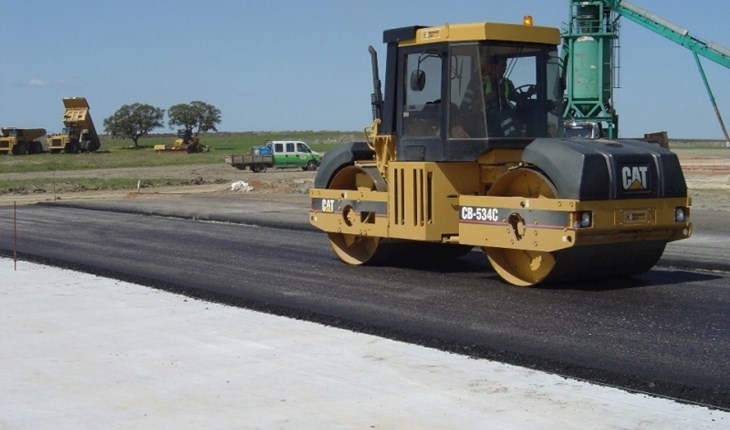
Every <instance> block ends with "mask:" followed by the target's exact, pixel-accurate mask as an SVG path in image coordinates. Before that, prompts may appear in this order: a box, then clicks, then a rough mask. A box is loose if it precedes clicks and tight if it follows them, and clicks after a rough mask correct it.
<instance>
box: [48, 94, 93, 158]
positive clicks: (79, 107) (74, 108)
mask: <svg viewBox="0 0 730 430" xmlns="http://www.w3.org/2000/svg"><path fill="white" fill-rule="evenodd" d="M63 107H64V108H65V109H64V112H63V126H64V128H63V132H61V133H55V134H52V135H50V136H48V150H49V151H51V153H53V154H58V153H59V152H61V151H63V152H65V153H67V154H77V153H78V152H94V151H96V150H98V149H99V147H100V146H101V140H99V135H98V134H97V133H96V127H94V121H92V120H91V113H90V112H89V103H88V102H87V101H86V99H85V98H84V97H69V98H65V99H63Z"/></svg>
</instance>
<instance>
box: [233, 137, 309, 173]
mask: <svg viewBox="0 0 730 430" xmlns="http://www.w3.org/2000/svg"><path fill="white" fill-rule="evenodd" d="M321 162H322V156H321V155H320V154H319V153H318V152H316V151H312V149H311V148H310V147H309V145H307V144H306V143H304V142H302V141H300V140H270V141H268V142H266V144H265V145H263V146H256V147H253V148H251V152H250V153H249V154H243V155H226V163H228V164H230V165H231V166H233V167H235V168H237V169H241V170H245V169H246V168H249V169H251V170H252V171H253V172H257V173H259V172H265V171H266V169H267V168H269V167H275V168H277V169H282V168H299V169H302V170H317V168H318V167H319V164H320V163H321Z"/></svg>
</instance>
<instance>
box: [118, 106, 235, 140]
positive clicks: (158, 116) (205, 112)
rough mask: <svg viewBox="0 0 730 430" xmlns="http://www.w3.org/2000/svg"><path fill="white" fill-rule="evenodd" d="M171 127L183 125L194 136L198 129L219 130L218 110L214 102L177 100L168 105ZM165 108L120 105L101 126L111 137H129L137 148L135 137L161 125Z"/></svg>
mask: <svg viewBox="0 0 730 430" xmlns="http://www.w3.org/2000/svg"><path fill="white" fill-rule="evenodd" d="M167 116H168V118H169V119H168V121H167V124H168V125H169V127H170V128H173V127H182V128H184V129H185V131H187V132H189V133H191V134H193V133H194V134H195V136H197V135H198V134H200V132H201V131H218V130H217V129H216V125H217V124H220V122H221V111H220V109H218V108H216V107H215V106H213V105H210V104H208V103H204V102H201V101H193V102H190V103H180V104H176V105H173V106H170V108H169V109H167ZM164 117H165V109H160V108H158V107H155V106H152V105H149V104H143V103H133V104H130V105H124V106H122V107H120V108H119V109H118V110H117V111H116V112H114V114H113V115H112V116H110V117H109V118H106V119H105V120H104V129H105V131H106V133H107V134H109V135H111V136H112V137H113V138H121V139H132V141H134V147H135V148H138V145H137V140H138V139H139V138H140V137H142V136H146V135H148V134H150V132H151V131H152V130H154V129H156V128H160V127H164V126H165V123H164Z"/></svg>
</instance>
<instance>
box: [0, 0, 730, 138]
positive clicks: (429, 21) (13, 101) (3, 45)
mask: <svg viewBox="0 0 730 430" xmlns="http://www.w3.org/2000/svg"><path fill="white" fill-rule="evenodd" d="M632 2H633V3H634V4H636V5H638V6H641V7H643V8H645V9H648V10H649V11H651V12H652V13H654V14H656V15H658V16H660V17H662V18H664V19H666V20H669V21H671V22H673V23H675V24H678V25H680V26H681V27H684V28H686V29H688V30H689V31H690V33H692V34H694V35H696V36H697V37H700V38H701V39H703V40H707V41H714V42H717V43H719V44H721V45H723V46H725V47H730V25H728V23H727V20H728V17H730V1H728V0H697V1H695V2H687V1H683V0H633V1H632ZM568 12H569V11H568V1H567V0H480V1H477V0H454V1H450V2H444V1H443V0H420V1H408V0H404V1H396V0H370V1H347V0H315V1H312V2H305V1H296V0H265V1H264V0H262V1H245V0H241V1H236V0H227V1H223V0H207V1H205V2H201V1H188V0H177V1H175V0H125V1H110V0H63V1H58V0H0V17H2V26H0V31H1V32H2V37H0V50H1V51H2V53H3V56H2V60H1V62H0V125H2V126H10V125H12V126H17V127H44V128H46V129H47V130H48V132H54V131H59V130H60V128H61V127H62V124H61V116H62V114H63V105H62V102H61V99H62V98H63V97H70V96H84V97H86V98H88V99H89V103H90V104H91V111H92V115H93V117H94V120H95V122H96V124H97V127H98V128H100V129H102V128H103V126H102V124H103V120H104V118H106V117H108V116H110V115H112V114H113V113H114V112H115V111H116V110H117V109H118V108H119V107H121V106H122V105H124V104H130V103H137V102H139V103H149V104H152V105H154V106H156V107H159V108H163V109H167V108H168V107H170V106H172V105H174V104H177V103H188V102H190V101H193V100H201V101H204V102H206V103H210V104H213V105H214V106H216V107H218V108H219V109H220V110H221V112H222V123H221V124H220V126H219V130H220V131H264V130H272V131H281V130H361V129H362V128H363V127H364V126H365V125H367V124H368V123H369V122H370V121H371V110H370V93H371V92H372V83H371V82H372V81H371V76H370V73H371V72H370V58H369V56H368V52H367V47H368V45H373V46H374V47H375V48H376V49H377V50H378V53H379V54H380V59H381V63H383V62H384V59H385V51H384V45H383V44H382V31H383V30H384V29H388V28H394V27H402V26H407V25H414V24H419V25H439V24H443V23H446V22H448V23H457V22H473V21H504V22H515V23H518V22H521V19H522V16H523V15H526V14H530V15H532V16H533V17H534V19H535V24H536V25H547V26H555V27H560V26H561V25H562V23H564V22H566V21H567V20H568ZM620 41H621V57H620V60H621V74H620V75H621V80H620V83H621V88H619V89H617V90H615V91H616V92H615V99H616V105H617V110H618V113H619V115H620V126H621V136H623V137H634V136H640V135H642V134H643V133H644V132H653V131H661V130H666V131H668V132H669V135H670V137H673V138H711V139H721V138H722V132H721V130H720V127H719V125H718V122H717V119H716V117H715V114H714V111H713V109H712V106H711V104H710V102H709V98H708V96H707V93H706V91H705V89H704V86H703V84H702V80H701V78H700V74H699V71H698V69H697V66H696V64H695V61H694V58H693V57H692V55H691V53H690V51H688V50H686V49H685V48H682V47H680V46H678V45H675V44H674V43H672V42H670V41H668V40H666V39H664V38H662V37H661V36H659V35H656V34H654V33H652V32H650V31H649V30H646V29H644V28H642V27H640V26H639V25H637V24H634V23H633V22H630V21H628V20H626V19H624V20H623V21H622V28H621V39H620ZM702 63H703V66H704V68H705V73H706V74H707V77H708V79H709V81H710V85H711V88H712V90H713V92H714V95H715V98H716V100H717V103H718V105H719V108H720V111H721V112H722V113H723V114H724V116H725V118H724V119H725V121H726V123H727V125H728V127H730V70H728V69H726V68H724V67H722V66H720V65H717V64H715V63H712V62H710V61H708V60H703V62H702ZM382 67H383V64H381V70H382ZM166 131H169V129H167V128H165V129H158V130H156V132H166Z"/></svg>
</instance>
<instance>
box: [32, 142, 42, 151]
mask: <svg viewBox="0 0 730 430" xmlns="http://www.w3.org/2000/svg"><path fill="white" fill-rule="evenodd" d="M30 150H31V153H32V154H42V153H43V144H42V143H40V142H38V141H34V142H32V143H31V144H30Z"/></svg>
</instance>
